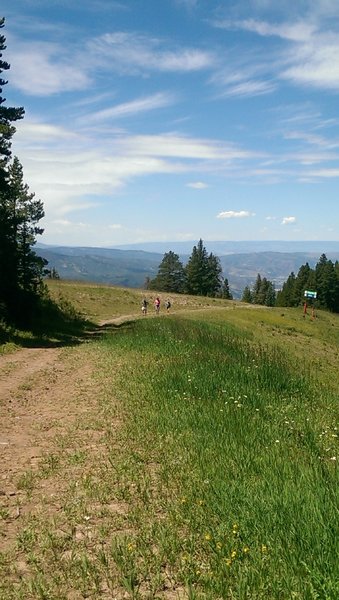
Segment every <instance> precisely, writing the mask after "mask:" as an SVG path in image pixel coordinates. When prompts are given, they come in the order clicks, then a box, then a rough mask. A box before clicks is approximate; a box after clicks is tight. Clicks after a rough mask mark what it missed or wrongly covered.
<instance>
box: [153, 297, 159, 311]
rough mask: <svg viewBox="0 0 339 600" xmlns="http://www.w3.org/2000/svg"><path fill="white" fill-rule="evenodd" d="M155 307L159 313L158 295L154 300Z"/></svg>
mask: <svg viewBox="0 0 339 600" xmlns="http://www.w3.org/2000/svg"><path fill="white" fill-rule="evenodd" d="M154 308H155V312H156V314H157V315H158V314H159V311H160V298H159V296H157V297H156V299H155V300H154Z"/></svg>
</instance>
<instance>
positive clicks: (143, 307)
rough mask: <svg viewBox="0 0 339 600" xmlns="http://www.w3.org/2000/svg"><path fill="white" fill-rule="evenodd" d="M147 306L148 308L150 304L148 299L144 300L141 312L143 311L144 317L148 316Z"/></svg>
mask: <svg viewBox="0 0 339 600" xmlns="http://www.w3.org/2000/svg"><path fill="white" fill-rule="evenodd" d="M147 306H148V302H147V300H146V298H144V299H143V301H142V305H141V310H142V314H143V315H144V317H146V315H147Z"/></svg>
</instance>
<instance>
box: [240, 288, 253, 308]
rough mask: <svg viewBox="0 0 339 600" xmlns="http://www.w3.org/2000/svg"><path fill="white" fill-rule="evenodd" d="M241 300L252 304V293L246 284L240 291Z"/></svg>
mask: <svg viewBox="0 0 339 600" xmlns="http://www.w3.org/2000/svg"><path fill="white" fill-rule="evenodd" d="M241 302H247V304H252V302H253V295H252V292H251V288H250V287H249V286H248V285H246V287H245V288H244V291H243V293H242V297H241Z"/></svg>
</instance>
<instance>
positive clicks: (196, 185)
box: [187, 181, 208, 190]
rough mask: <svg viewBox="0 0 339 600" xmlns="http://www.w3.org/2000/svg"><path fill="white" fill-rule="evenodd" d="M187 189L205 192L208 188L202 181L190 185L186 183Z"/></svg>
mask: <svg viewBox="0 0 339 600" xmlns="http://www.w3.org/2000/svg"><path fill="white" fill-rule="evenodd" d="M187 187H190V188H193V189H194V190H205V189H206V188H208V185H207V183H203V182H202V181H195V182H192V183H188V184H187Z"/></svg>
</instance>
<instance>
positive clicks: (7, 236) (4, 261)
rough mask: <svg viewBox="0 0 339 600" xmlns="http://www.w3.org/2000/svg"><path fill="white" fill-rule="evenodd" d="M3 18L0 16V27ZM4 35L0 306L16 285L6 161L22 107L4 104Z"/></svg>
mask: <svg viewBox="0 0 339 600" xmlns="http://www.w3.org/2000/svg"><path fill="white" fill-rule="evenodd" d="M4 23H5V19H3V18H2V19H0V29H2V28H3V27H4ZM5 42H6V38H5V37H4V36H3V35H1V34H0V310H1V307H2V311H4V310H5V309H6V308H8V307H9V305H10V304H11V301H12V299H13V298H14V297H15V294H16V288H17V273H16V245H15V236H14V231H15V222H14V221H13V215H12V214H11V212H10V205H11V202H10V199H9V180H8V168H7V167H8V162H9V160H10V157H11V140H12V136H13V135H14V133H15V127H14V126H13V125H12V123H13V122H15V121H17V120H18V119H22V118H23V115H24V109H23V108H13V107H6V106H4V103H5V101H6V99H5V98H4V97H3V95H2V92H3V87H4V86H5V85H6V84H7V81H6V80H5V79H3V78H2V73H3V72H4V71H7V70H8V69H9V68H10V65H9V64H8V63H7V62H5V61H4V60H2V52H3V50H5V49H6V45H5Z"/></svg>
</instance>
